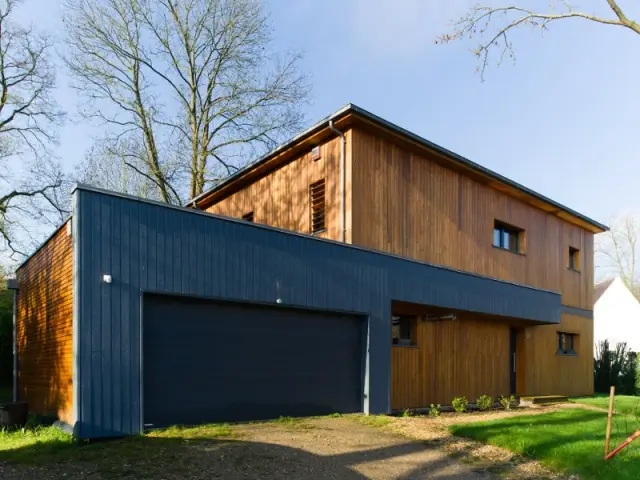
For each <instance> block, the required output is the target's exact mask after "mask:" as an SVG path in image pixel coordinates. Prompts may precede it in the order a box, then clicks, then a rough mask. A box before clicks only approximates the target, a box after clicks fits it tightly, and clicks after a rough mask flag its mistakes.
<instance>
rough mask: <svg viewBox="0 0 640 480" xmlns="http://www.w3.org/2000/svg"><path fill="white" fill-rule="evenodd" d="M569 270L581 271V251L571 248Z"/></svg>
mask: <svg viewBox="0 0 640 480" xmlns="http://www.w3.org/2000/svg"><path fill="white" fill-rule="evenodd" d="M569 268H570V269H571V270H576V271H578V270H580V250H578V249H577V248H574V247H569Z"/></svg>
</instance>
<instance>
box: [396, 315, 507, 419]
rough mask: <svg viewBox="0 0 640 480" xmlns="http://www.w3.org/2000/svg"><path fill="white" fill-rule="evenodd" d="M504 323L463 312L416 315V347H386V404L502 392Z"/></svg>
mask: <svg viewBox="0 0 640 480" xmlns="http://www.w3.org/2000/svg"><path fill="white" fill-rule="evenodd" d="M509 328H510V326H509V324H507V323H505V322H502V321H499V320H495V321H487V320H477V319H474V318H473V316H463V317H462V318H458V319H457V320H454V321H435V322H434V321H422V320H419V321H418V342H417V346H416V347H400V346H392V347H391V408H392V409H394V410H398V409H403V408H419V407H426V406H428V405H430V404H431V403H434V404H437V403H439V404H441V405H450V404H451V400H452V398H453V397H455V396H461V395H464V396H466V397H467V398H468V400H469V402H475V400H476V399H477V398H478V397H479V396H480V395H483V394H487V395H491V396H493V397H494V398H495V397H498V396H499V395H508V394H509V388H510V383H509V382H510V380H509V378H510V377H509V348H510V344H509V341H510V338H509Z"/></svg>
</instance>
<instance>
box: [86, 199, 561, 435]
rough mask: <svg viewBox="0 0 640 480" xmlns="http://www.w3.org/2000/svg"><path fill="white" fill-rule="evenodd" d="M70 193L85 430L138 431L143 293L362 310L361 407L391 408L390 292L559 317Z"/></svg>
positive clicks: (309, 249)
mask: <svg viewBox="0 0 640 480" xmlns="http://www.w3.org/2000/svg"><path fill="white" fill-rule="evenodd" d="M74 195H76V196H77V198H76V203H75V204H76V213H75V214H76V215H81V217H82V218H79V219H78V220H77V223H76V224H77V225H78V232H76V234H77V235H78V238H77V242H78V245H79V262H80V265H77V271H78V272H79V273H78V278H77V282H78V284H79V287H78V288H79V290H78V291H80V292H82V295H81V298H79V299H78V307H79V310H78V323H79V324H78V325H77V328H78V335H79V337H80V338H79V339H78V342H77V343H78V351H77V352H75V355H76V358H77V364H76V368H78V369H79V372H78V377H77V378H78V382H79V385H76V388H78V389H79V394H78V396H79V399H80V402H79V405H78V422H79V423H78V430H77V432H78V434H79V435H80V436H81V437H84V438H89V437H106V436H115V435H122V434H134V433H138V432H139V431H140V426H141V418H140V394H141V392H140V371H141V362H140V342H141V337H140V323H141V322H140V312H141V307H142V306H141V292H143V291H154V292H159V293H172V294H184V295H196V296H203V297H212V298H221V299H233V300H238V301H253V302H263V303H272V304H273V303H275V302H276V301H277V300H278V299H280V300H281V302H282V304H283V305H290V306H300V307H307V308H318V309H323V310H334V311H343V312H354V313H358V312H359V313H362V314H365V315H366V316H368V318H369V357H368V362H369V363H368V369H367V372H368V379H367V380H368V381H367V382H365V411H366V410H368V411H370V412H371V413H380V412H387V411H389V406H390V403H389V394H390V393H389V386H390V361H391V359H390V356H391V352H390V327H389V317H390V307H391V300H392V299H394V300H399V301H405V302H414V303H421V304H429V305H437V306H440V307H445V308H456V309H461V310H469V311H473V312H483V313H487V314H494V315H501V316H508V317H515V318H524V319H529V320H534V321H539V322H546V323H559V321H560V310H561V308H560V296H559V295H558V294H556V293H553V292H547V291H541V290H536V289H533V288H529V287H523V286H519V285H515V284H511V283H506V282H501V281H497V280H492V279H487V278H483V277H480V276H477V275H473V274H468V273H463V272H457V271H453V270H449V269H446V268H441V267H435V266H431V265H427V264H422V263H418V262H415V261H411V260H407V259H402V258H398V257H394V256H391V255H386V254H381V253H377V252H371V251H368V250H364V249H361V248H357V247H353V246H348V245H341V244H337V243H334V242H329V241H323V240H320V239H315V238H311V237H308V236H304V235H299V234H295V233H289V232H282V231H278V230H275V229H270V228H266V227H262V226H259V225H255V224H247V223H245V222H241V221H235V220H231V219H225V218H221V217H216V216H213V215H209V214H204V213H201V212H196V211H193V210H187V209H177V208H172V207H168V206H164V205H160V204H156V203H153V202H145V201H140V200H137V199H131V198H126V197H123V196H120V195H117V194H108V193H105V192H99V191H95V190H91V189H87V188H84V187H82V188H79V189H77V190H76V192H75V194H74ZM103 274H110V275H111V276H112V278H113V283H111V284H106V283H103V282H102V281H101V279H102V275H103Z"/></svg>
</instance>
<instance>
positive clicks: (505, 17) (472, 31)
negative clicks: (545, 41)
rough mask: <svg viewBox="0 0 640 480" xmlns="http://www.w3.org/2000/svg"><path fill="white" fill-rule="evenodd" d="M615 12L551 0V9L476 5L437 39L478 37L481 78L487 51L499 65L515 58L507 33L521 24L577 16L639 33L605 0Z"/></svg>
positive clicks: (540, 25) (542, 25)
mask: <svg viewBox="0 0 640 480" xmlns="http://www.w3.org/2000/svg"><path fill="white" fill-rule="evenodd" d="M605 1H606V2H607V4H608V6H609V7H610V9H611V10H612V11H613V13H614V14H615V17H614V18H607V17H603V16H599V15H595V14H590V13H586V12H581V11H575V10H573V8H572V7H571V5H569V3H568V2H567V1H560V2H552V3H551V9H552V11H550V12H538V11H534V10H531V9H528V8H524V7H519V6H516V5H508V6H503V7H491V6H485V5H476V6H474V7H472V8H471V9H470V10H469V12H468V13H467V14H465V15H464V16H463V17H461V18H460V19H459V20H457V21H456V22H454V24H453V27H454V28H453V31H452V32H451V33H445V34H443V35H440V36H439V37H438V38H437V39H436V44H438V43H449V42H451V41H453V40H459V39H464V38H467V39H473V38H479V39H480V43H479V45H478V46H477V47H476V48H475V49H474V51H473V53H474V55H476V56H477V57H478V59H479V66H478V70H479V71H480V75H481V78H482V80H484V73H485V70H486V69H487V66H488V65H489V60H490V53H491V51H492V50H494V49H495V50H498V52H499V59H498V62H497V63H498V65H500V64H501V63H502V61H503V60H504V58H505V57H509V58H511V59H515V52H514V47H513V43H512V42H511V39H510V34H511V32H512V31H513V30H516V29H518V28H520V27H525V26H529V27H531V28H533V29H534V30H537V31H540V32H545V31H546V30H548V26H549V24H550V23H551V22H555V21H557V20H566V19H570V18H579V19H583V20H588V21H591V22H594V23H599V24H603V25H612V26H617V27H624V28H627V29H629V30H631V31H633V32H634V33H637V34H640V25H639V24H638V23H636V22H635V21H633V20H630V19H629V18H628V17H627V16H626V15H625V14H624V12H623V11H622V9H621V8H620V6H619V5H618V4H617V2H616V1H615V0H605ZM558 3H560V4H562V10H561V11H556V9H557V4H558Z"/></svg>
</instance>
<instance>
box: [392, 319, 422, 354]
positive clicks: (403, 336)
mask: <svg viewBox="0 0 640 480" xmlns="http://www.w3.org/2000/svg"><path fill="white" fill-rule="evenodd" d="M416 329H417V320H416V317H414V316H408V315H403V316H393V317H391V343H392V344H393V345H404V346H410V345H416V344H417V341H416V340H417V338H416Z"/></svg>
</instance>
